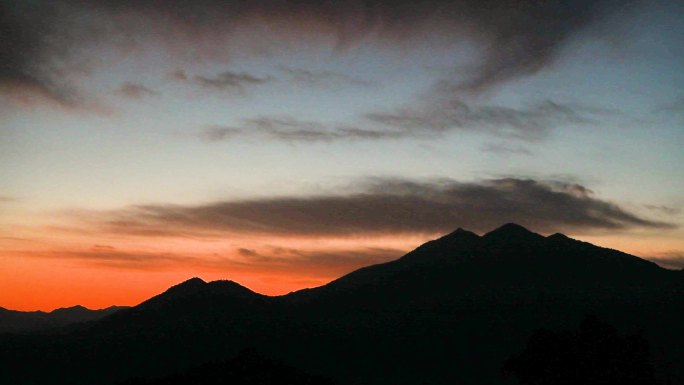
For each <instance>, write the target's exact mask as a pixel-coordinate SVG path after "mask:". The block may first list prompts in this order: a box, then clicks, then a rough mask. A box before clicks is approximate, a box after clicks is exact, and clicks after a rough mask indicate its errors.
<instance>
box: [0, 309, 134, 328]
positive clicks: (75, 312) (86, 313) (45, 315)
mask: <svg viewBox="0 0 684 385" xmlns="http://www.w3.org/2000/svg"><path fill="white" fill-rule="evenodd" d="M125 308H127V306H110V307H108V308H106V309H99V310H90V309H87V308H85V307H83V306H72V307H65V308H60V309H55V310H53V311H51V312H44V311H15V310H8V309H5V308H3V307H0V333H20V332H32V331H39V330H45V329H52V328H59V327H62V326H67V325H71V324H74V323H79V322H87V321H94V320H97V319H100V318H103V317H106V316H108V315H110V314H112V313H114V312H116V311H119V310H121V309H125Z"/></svg>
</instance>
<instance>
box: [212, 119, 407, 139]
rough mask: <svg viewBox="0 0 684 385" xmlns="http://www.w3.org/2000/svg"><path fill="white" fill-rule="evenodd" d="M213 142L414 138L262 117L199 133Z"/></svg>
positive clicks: (398, 132) (402, 133) (401, 133)
mask: <svg viewBox="0 0 684 385" xmlns="http://www.w3.org/2000/svg"><path fill="white" fill-rule="evenodd" d="M199 136H200V138H202V139H204V140H207V141H210V142H220V141H223V140H229V139H233V138H235V137H236V136H256V137H260V138H265V139H269V140H278V141H286V142H309V143H311V142H332V141H341V140H346V141H350V140H352V141H353V140H381V139H398V138H403V137H409V136H413V135H412V134H411V133H409V132H406V131H402V130H387V129H371V128H358V127H350V126H343V125H334V124H324V123H321V122H315V121H307V120H301V119H296V118H294V117H292V116H259V117H256V118H251V119H244V120H243V121H242V124H241V125H240V127H231V126H219V125H211V126H208V127H205V128H204V129H203V130H201V131H200V132H199Z"/></svg>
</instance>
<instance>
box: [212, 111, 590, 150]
mask: <svg viewBox="0 0 684 385" xmlns="http://www.w3.org/2000/svg"><path fill="white" fill-rule="evenodd" d="M595 118H596V117H595V116H594V115H593V110H591V109H589V108H587V109H584V108H583V107H581V106H573V105H569V104H562V103H557V102H553V101H545V102H543V103H539V104H534V105H531V106H528V107H525V108H512V107H504V106H496V105H481V104H480V105H476V104H468V103H466V102H464V101H462V100H459V99H451V100H444V99H438V100H430V101H423V102H422V103H421V104H418V105H416V106H413V107H406V108H398V109H395V110H391V111H387V112H370V113H367V114H365V115H364V116H362V117H359V119H357V120H356V121H351V122H349V123H323V122H318V121H311V120H302V119H298V118H295V117H294V116H289V115H262V116H257V117H253V118H247V119H243V120H242V121H241V123H240V124H239V125H238V126H237V127H233V126H221V125H210V126H208V127H206V128H205V129H204V130H202V131H201V132H200V133H199V136H200V137H201V138H203V139H208V140H209V141H212V142H217V141H221V140H227V139H233V138H235V137H236V136H239V135H246V136H259V137H262V138H266V139H271V140H282V141H289V142H331V141H340V140H385V139H402V138H433V139H434V138H439V137H441V136H443V135H447V134H449V133H452V132H467V133H473V134H479V135H487V136H495V137H498V138H505V139H507V140H510V139H514V140H520V141H526V142H533V141H539V140H542V139H544V138H546V136H548V134H549V133H550V132H551V131H552V130H553V129H555V128H558V127H562V126H564V125H568V124H582V125H586V124H593V123H594V119H595ZM485 151H490V152H497V153H508V154H512V153H518V154H524V153H529V151H528V150H527V149H525V148H524V147H522V146H519V145H518V146H516V145H511V144H503V143H502V142H500V143H498V144H490V145H488V146H486V147H485Z"/></svg>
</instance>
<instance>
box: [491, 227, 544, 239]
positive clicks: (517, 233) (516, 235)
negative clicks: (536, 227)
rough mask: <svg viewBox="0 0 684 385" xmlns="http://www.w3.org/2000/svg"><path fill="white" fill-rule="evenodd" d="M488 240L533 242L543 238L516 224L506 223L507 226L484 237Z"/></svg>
mask: <svg viewBox="0 0 684 385" xmlns="http://www.w3.org/2000/svg"><path fill="white" fill-rule="evenodd" d="M484 237H485V238H487V239H502V240H520V241H522V240H532V239H539V238H543V237H542V236H541V235H539V234H537V233H535V232H532V231H530V230H528V229H526V228H525V227H523V226H520V225H519V224H516V223H506V224H505V225H503V226H501V227H499V228H497V229H495V230H492V231H490V232H488V233H487V234H485V235H484Z"/></svg>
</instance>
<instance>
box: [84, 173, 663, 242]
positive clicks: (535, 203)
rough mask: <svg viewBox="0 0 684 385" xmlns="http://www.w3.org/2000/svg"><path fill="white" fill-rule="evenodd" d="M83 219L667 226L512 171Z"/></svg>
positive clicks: (432, 228) (341, 226)
mask: <svg viewBox="0 0 684 385" xmlns="http://www.w3.org/2000/svg"><path fill="white" fill-rule="evenodd" d="M82 220H84V221H86V222H87V223H88V227H89V228H91V229H98V231H102V232H105V233H115V234H128V235H136V236H144V237H150V236H153V237H154V236H194V237H198V236H199V237H213V236H224V235H225V234H227V233H248V234H262V235H264V234H265V235H274V236H275V235H278V236H343V237H344V236H350V235H367V234H375V235H378V234H407V233H413V234H438V233H444V232H448V231H451V230H453V229H454V228H456V227H459V226H460V227H465V228H469V229H472V230H475V231H486V230H489V229H492V228H495V227H497V226H499V225H500V224H502V223H506V222H517V223H521V224H523V225H526V226H529V227H530V228H532V229H534V230H537V231H540V232H555V231H573V232H590V231H594V230H597V229H612V230H616V229H629V228H671V227H674V225H673V224H670V223H667V222H661V221H655V220H650V219H646V218H643V217H640V216H638V215H637V214H634V213H631V212H630V211H628V210H627V209H625V208H622V207H620V206H618V205H617V204H615V203H613V202H610V201H606V200H603V199H600V198H597V197H596V196H595V195H594V193H593V192H592V191H591V190H589V189H588V188H586V187H584V186H582V185H578V184H569V183H563V182H548V181H536V180H530V179H515V178H504V179H493V180H486V181H481V182H469V183H465V182H457V181H453V180H444V181H433V182H421V181H410V180H401V179H377V180H371V181H370V182H364V183H361V184H360V185H359V186H358V187H357V190H356V191H355V192H350V193H348V194H339V193H337V194H323V195H312V196H306V197H288V196H285V197H277V196H276V197H272V198H264V199H252V200H239V201H219V202H213V203H208V204H202V205H168V204H149V205H139V206H132V207H128V208H124V209H121V210H114V211H107V212H89V213H87V214H84V215H83V218H82Z"/></svg>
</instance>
